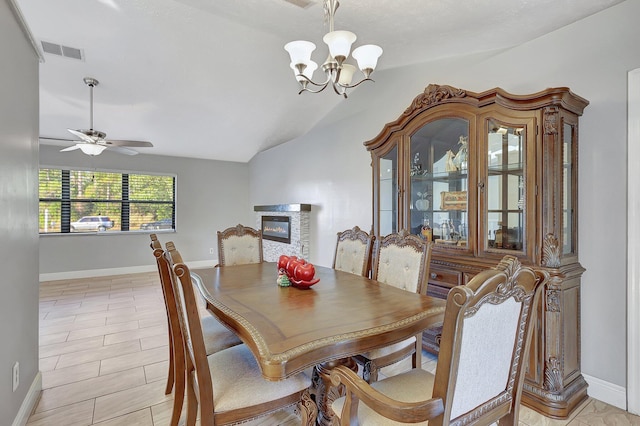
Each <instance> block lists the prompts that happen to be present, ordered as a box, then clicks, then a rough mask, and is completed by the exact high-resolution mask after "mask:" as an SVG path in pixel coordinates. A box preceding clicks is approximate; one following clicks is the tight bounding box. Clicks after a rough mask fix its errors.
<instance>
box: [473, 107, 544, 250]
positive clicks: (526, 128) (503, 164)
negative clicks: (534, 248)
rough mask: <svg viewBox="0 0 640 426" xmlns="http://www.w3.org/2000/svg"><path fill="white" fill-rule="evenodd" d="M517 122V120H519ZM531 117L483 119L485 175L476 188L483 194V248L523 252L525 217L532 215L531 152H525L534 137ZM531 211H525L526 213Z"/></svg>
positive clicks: (525, 233) (525, 236) (525, 229)
mask: <svg viewBox="0 0 640 426" xmlns="http://www.w3.org/2000/svg"><path fill="white" fill-rule="evenodd" d="M518 121H520V122H518ZM533 129H534V127H533V122H532V119H531V118H529V119H526V120H514V119H509V121H504V120H500V119H497V118H493V117H491V118H487V119H486V120H485V127H484V132H486V134H485V136H484V140H485V141H486V145H485V147H484V152H485V163H484V169H485V176H484V178H481V179H480V182H479V187H480V188H481V193H483V202H482V205H483V209H482V214H483V215H484V218H483V219H482V220H481V223H482V224H483V227H482V230H481V232H482V235H484V236H485V238H484V241H485V250H487V251H505V250H507V251H512V252H521V253H525V252H526V251H527V250H526V249H527V248H526V241H527V227H528V226H529V224H528V223H527V220H528V217H534V214H535V212H534V210H533V209H535V207H534V204H535V203H534V202H533V199H532V198H531V197H532V196H533V195H534V193H530V192H529V187H528V186H529V185H528V179H529V177H528V174H527V168H528V167H531V168H533V167H535V164H534V163H531V164H529V161H528V160H529V158H534V157H533V153H529V152H528V151H527V149H528V146H529V145H531V146H533V143H531V144H527V140H528V138H534V137H535V135H534V130H533ZM529 212H530V213H531V214H528V213H529Z"/></svg>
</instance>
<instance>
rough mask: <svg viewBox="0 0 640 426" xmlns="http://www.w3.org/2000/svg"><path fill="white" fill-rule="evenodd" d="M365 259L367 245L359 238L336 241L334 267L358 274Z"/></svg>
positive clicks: (360, 272) (362, 267)
mask: <svg viewBox="0 0 640 426" xmlns="http://www.w3.org/2000/svg"><path fill="white" fill-rule="evenodd" d="M368 260H369V259H367V246H366V244H363V243H362V241H360V240H344V241H340V242H339V243H338V248H337V251H336V265H335V269H337V270H338V271H344V272H349V273H352V274H356V275H360V274H362V270H363V269H364V264H365V263H366V262H367V261H368Z"/></svg>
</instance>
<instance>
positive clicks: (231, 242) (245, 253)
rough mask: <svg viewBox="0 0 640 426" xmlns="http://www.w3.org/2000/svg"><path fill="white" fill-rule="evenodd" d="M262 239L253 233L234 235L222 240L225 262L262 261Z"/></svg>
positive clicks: (227, 263) (235, 263) (236, 263)
mask: <svg viewBox="0 0 640 426" xmlns="http://www.w3.org/2000/svg"><path fill="white" fill-rule="evenodd" d="M259 244H260V241H259V240H258V238H256V237H254V236H253V235H248V234H246V235H242V236H237V235H232V236H230V237H228V238H225V239H224V240H223V241H222V248H223V250H224V264H225V265H227V266H229V265H244V264H248V263H260V245H259Z"/></svg>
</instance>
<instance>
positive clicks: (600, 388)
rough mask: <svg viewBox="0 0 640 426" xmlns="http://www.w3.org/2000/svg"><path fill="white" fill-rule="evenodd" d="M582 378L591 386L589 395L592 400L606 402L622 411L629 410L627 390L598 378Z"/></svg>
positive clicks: (585, 376)
mask: <svg viewBox="0 0 640 426" xmlns="http://www.w3.org/2000/svg"><path fill="white" fill-rule="evenodd" d="M582 377H584V379H585V380H586V381H587V383H588V384H589V389H588V391H587V393H588V394H589V396H590V397H591V398H595V399H597V400H599V401H602V402H606V403H607V404H609V405H613V406H614V407H618V408H620V409H622V410H625V411H626V409H627V390H626V388H624V387H622V386H618V385H614V384H613V383H609V382H605V381H604V380H602V379H598V378H597V377H592V376H589V375H586V374H584V373H583V374H582Z"/></svg>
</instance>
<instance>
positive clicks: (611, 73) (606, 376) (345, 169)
mask: <svg viewBox="0 0 640 426" xmlns="http://www.w3.org/2000/svg"><path fill="white" fill-rule="evenodd" d="M638 16H640V0H627V1H626V2H624V3H621V4H619V5H617V6H614V7H612V8H610V9H607V10H605V11H604V12H601V13H599V14H596V15H593V16H591V17H588V18H586V19H584V20H581V21H579V22H576V23H574V24H572V25H570V26H568V27H565V28H563V29H560V30H558V31H556V32H554V33H551V34H548V35H546V36H543V37H540V38H538V39H536V40H534V41H532V42H529V43H526V44H524V45H522V46H518V47H516V48H513V49H508V50H505V51H501V52H489V53H486V54H479V55H474V56H469V57H466V58H456V59H449V60H442V61H437V62H432V63H423V64H420V65H415V66H411V67H405V68H401V69H393V70H389V71H383V72H379V73H377V74H375V75H374V78H375V80H376V83H375V84H367V85H363V86H361V87H360V88H359V89H358V90H357V91H355V92H353V94H352V95H351V96H350V97H349V99H348V100H346V101H344V102H342V103H341V104H340V106H339V107H337V108H336V109H334V110H333V111H332V113H331V114H330V115H329V116H327V117H325V119H324V120H322V121H321V122H320V124H319V125H318V126H317V127H316V128H315V129H314V130H313V131H311V132H309V134H307V135H305V136H303V137H300V138H298V139H297V140H294V141H292V142H289V143H287V144H285V145H282V146H279V147H276V148H273V149H271V150H269V151H266V152H263V153H261V154H258V155H257V156H256V157H254V159H252V161H251V162H250V164H251V172H250V173H251V182H250V185H251V186H250V194H251V204H275V203H285V202H301V203H310V204H312V205H313V208H312V225H311V227H312V229H311V233H312V241H311V256H310V258H311V259H310V260H311V261H312V262H316V263H318V264H321V265H330V263H331V259H332V256H333V249H334V247H335V236H336V232H338V231H340V230H343V229H346V228H350V227H352V226H353V225H359V226H360V227H362V228H364V229H369V227H370V226H371V169H370V155H369V153H368V152H367V151H366V150H365V148H364V147H363V146H362V142H364V141H366V140H369V139H371V138H373V137H375V136H376V134H377V133H378V132H379V131H380V130H381V129H382V127H383V126H384V124H385V123H386V122H389V121H392V120H394V119H395V118H397V117H398V116H399V115H400V113H401V112H402V111H403V110H404V108H406V107H407V106H408V105H409V103H410V102H411V100H412V99H413V98H414V97H415V96H416V95H417V94H418V93H419V92H421V91H422V90H423V89H424V88H425V87H426V86H427V85H428V84H429V83H436V84H449V85H452V86H456V87H460V88H463V89H467V90H471V91H476V92H480V91H484V90H487V89H490V88H493V87H502V88H503V89H505V90H507V91H509V92H512V93H515V94H518V93H521V94H526V93H532V92H536V91H539V90H542V89H545V88H547V87H554V86H568V87H570V88H571V89H572V90H573V91H574V92H575V93H576V94H578V95H580V96H582V97H584V98H586V99H588V100H589V101H590V102H591V103H590V105H589V106H588V107H587V108H586V110H585V113H584V115H583V117H582V118H581V121H580V148H579V157H580V160H579V163H580V165H579V167H580V168H579V185H580V192H579V214H580V220H579V227H580V234H579V252H580V260H581V263H582V265H583V266H584V267H585V268H586V270H587V271H586V273H585V274H584V277H583V281H582V311H581V312H582V371H583V373H585V374H586V375H589V376H592V377H595V378H598V379H601V380H603V381H605V382H607V383H610V384H612V385H614V387H615V386H618V387H622V388H624V386H625V383H626V369H625V363H626V359H625V349H624V348H625V344H626V336H625V330H626V317H625V304H626V302H625V300H626V299H625V297H626V296H625V291H626V276H625V271H626V229H625V223H626V199H625V197H626V130H627V124H626V99H627V91H626V81H627V71H628V70H630V69H633V68H637V67H638V66H640V49H638V42H640V26H639V25H637V22H636V19H637V17H638ZM470 42H472V41H470ZM381 61H384V57H383V58H382V59H381ZM304 95H306V96H334V95H332V94H331V93H322V94H317V95H310V94H304ZM288 159H293V160H288ZM285 165H286V167H285Z"/></svg>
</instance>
